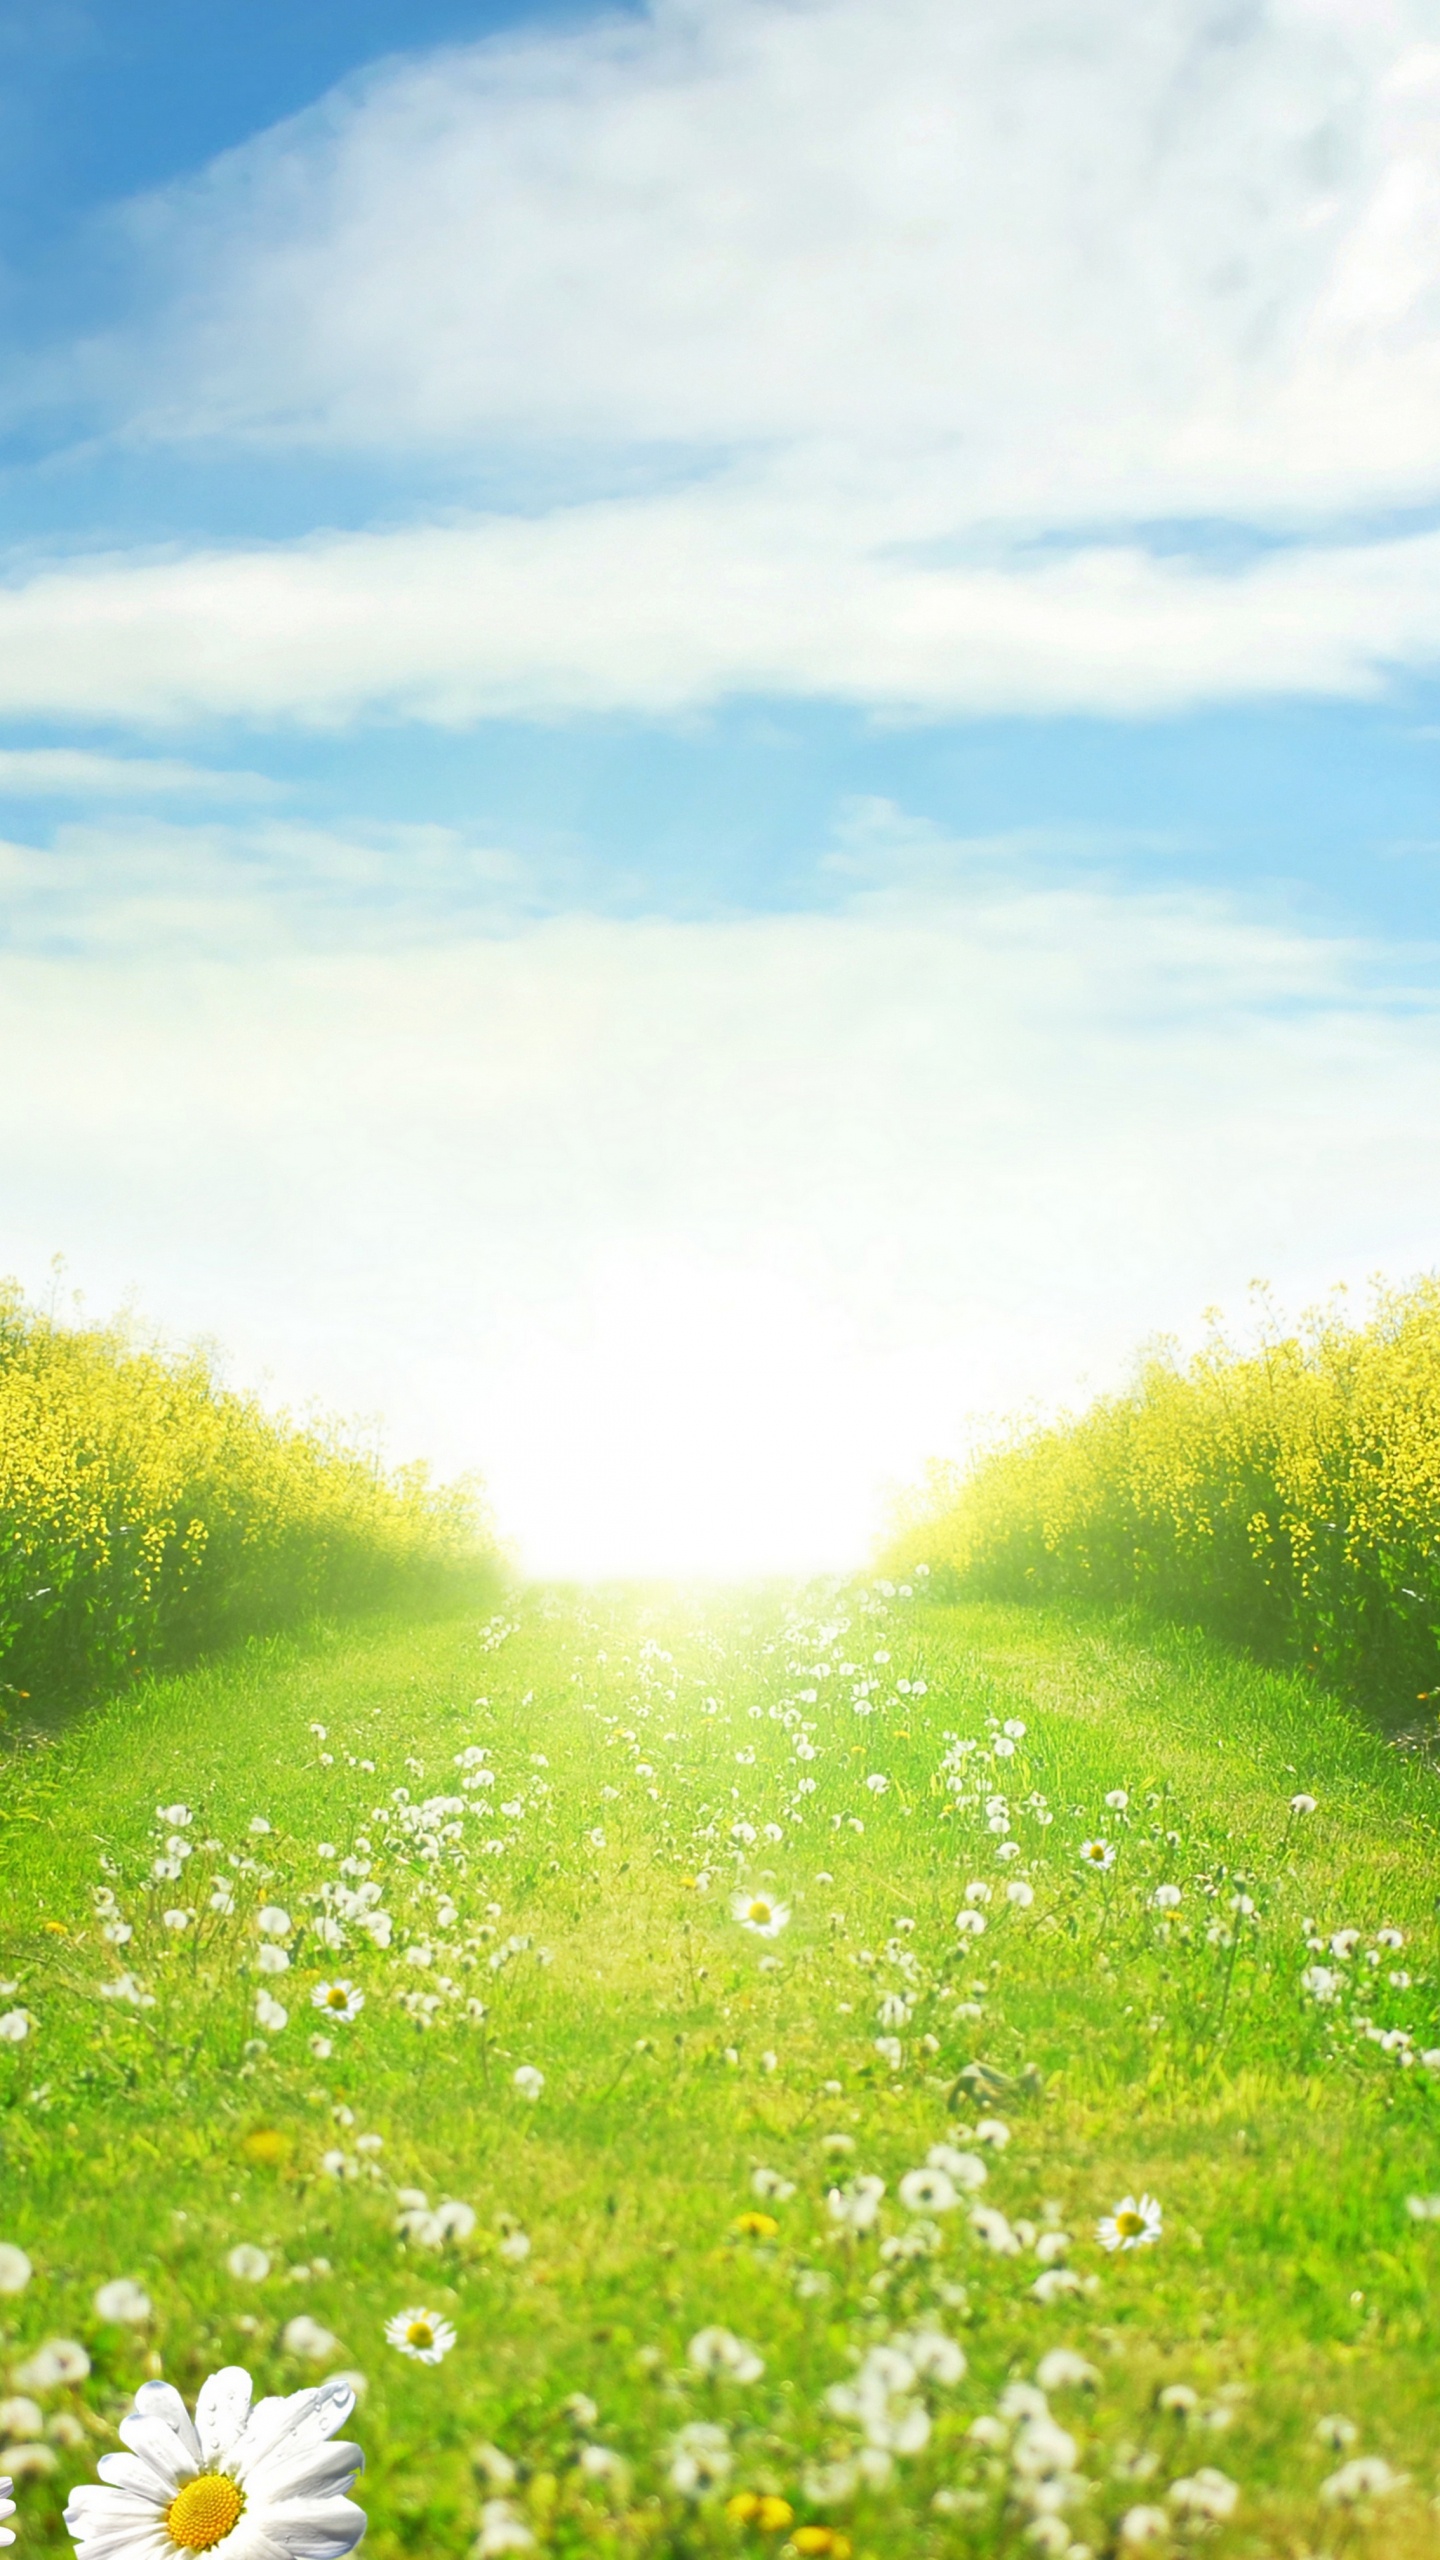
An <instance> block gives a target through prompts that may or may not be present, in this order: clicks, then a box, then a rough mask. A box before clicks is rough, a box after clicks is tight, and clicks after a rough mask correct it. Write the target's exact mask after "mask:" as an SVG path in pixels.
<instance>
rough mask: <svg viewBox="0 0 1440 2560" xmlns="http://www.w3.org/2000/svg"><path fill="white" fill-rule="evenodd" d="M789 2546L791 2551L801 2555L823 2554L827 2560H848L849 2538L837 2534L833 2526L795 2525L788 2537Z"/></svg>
mask: <svg viewBox="0 0 1440 2560" xmlns="http://www.w3.org/2000/svg"><path fill="white" fill-rule="evenodd" d="M790 2544H791V2548H792V2550H795V2551H798V2552H801V2553H802V2554H809V2553H812V2552H814V2553H819V2552H825V2553H828V2555H829V2560H850V2540H849V2536H848V2535H847V2534H843V2533H837V2532H836V2530H835V2528H834V2526H833V2525H829V2524H802V2525H797V2526H796V2528H795V2531H794V2532H793V2533H792V2535H791V2536H790Z"/></svg>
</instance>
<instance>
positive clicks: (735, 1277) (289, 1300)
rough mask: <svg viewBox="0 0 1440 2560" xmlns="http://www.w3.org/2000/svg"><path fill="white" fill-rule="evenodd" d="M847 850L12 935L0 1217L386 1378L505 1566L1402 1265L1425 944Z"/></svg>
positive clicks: (193, 1312) (1421, 1097)
mask: <svg viewBox="0 0 1440 2560" xmlns="http://www.w3.org/2000/svg"><path fill="white" fill-rule="evenodd" d="M887 831H888V834H889V835H890V836H891V837H893V839H894V840H895V842H896V846H897V859H896V864H895V876H894V878H893V879H892V880H891V882H890V885H889V886H886V885H885V869H886V865H885V860H884V852H885V842H886V837H887ZM923 832H924V831H920V833H921V834H922V835H923ZM850 843H851V850H852V854H854V856H855V858H857V859H861V858H863V859H864V860H865V861H866V862H867V863H868V865H869V868H870V872H871V875H872V879H873V881H874V885H873V886H872V887H871V888H869V889H868V890H866V891H864V892H862V893H861V894H860V895H858V896H857V898H856V899H855V901H854V903H853V904H852V906H851V907H850V908H849V909H848V910H846V911H845V912H843V913H841V914H838V915H833V916H828V917H825V916H817V915H806V916H798V917H795V916H792V917H771V918H755V919H750V920H746V921H743V922H737V923H733V924H724V925H714V924H709V925H689V924H684V923H671V922H663V921H655V922H650V923H623V924H622V923H609V922H604V921H597V920H587V919H582V918H568V919H565V918H562V919H556V920H553V921H550V922H547V923H543V924H540V925H535V926H529V927H525V928H523V929H521V930H518V931H516V932H513V933H511V934H510V935H509V936H507V937H505V938H493V939H490V940H474V939H462V938H455V939H452V940H451V941H450V942H448V943H445V944H441V943H436V942H416V941H415V940H413V938H412V939H411V940H410V941H409V942H408V943H407V944H406V945H405V946H404V947H396V948H393V949H389V948H376V947H368V948H358V949H357V948H348V949H338V950H337V949H331V950H328V951H323V952H310V953H308V954H307V953H304V952H297V951H296V950H295V949H294V948H293V947H290V948H285V947H281V946H279V945H278V944H277V945H275V946H274V947H270V948H265V949H259V950H256V951H254V952H252V953H251V954H250V956H248V957H245V958H243V959H242V960H225V959H223V958H214V957H210V956H206V955H205V954H201V955H199V956H195V957H187V956H186V955H185V953H184V951H183V950H181V949H179V948H177V947H175V946H174V944H173V943H172V946H171V948H170V950H169V952H168V955H163V954H160V953H158V952H156V951H154V950H153V949H152V951H151V953H150V955H149V956H148V957H147V958H143V959H138V960H137V959H136V958H135V957H134V956H133V954H127V956H126V959H125V961H124V964H123V965H116V964H115V963H113V962H112V961H111V959H110V958H109V957H108V955H107V952H106V950H105V948H104V946H103V943H102V946H101V948H100V949H99V950H98V952H95V953H91V954H82V955H81V956H80V957H78V958H75V959H71V960H68V961H63V962H62V961H59V960H55V959H50V958H47V957H44V956H37V955H35V954H33V953H31V954H15V953H12V954H9V955H3V956H0V1076H3V1078H4V1081H5V1083H6V1086H7V1088H8V1089H10V1090H12V1091H13V1090H18V1089H20V1088H21V1087H22V1086H23V1088H24V1090H25V1091H26V1094H27V1107H26V1110H25V1112H24V1113H23V1114H16V1115H12V1117H11V1120H10V1122H9V1124H8V1127H7V1135H6V1146H5V1199H6V1217H5V1232H4V1259H5V1260H6V1261H10V1262H14V1263H15V1264H17V1265H18V1266H19V1267H21V1269H22V1271H23V1272H24V1274H25V1275H26V1276H27V1277H29V1278H30V1279H31V1280H32V1281H35V1280H38V1279H39V1277H40V1276H41V1275H42V1273H43V1270H44V1266H45V1263H46V1261H47V1259H48V1257H49V1255H50V1254H51V1253H52V1252H54V1251H56V1250H57V1249H59V1250H64V1251H65V1252H67V1253H68V1255H69V1256H70V1259H71V1263H72V1267H73V1270H74V1272H75V1275H76V1277H77V1279H79V1280H80V1281H82V1282H83V1283H84V1285H85V1286H86V1287H87V1289H88V1290H89V1292H90V1294H91V1296H92V1297H93V1298H96V1299H98V1300H99V1301H101V1302H102V1303H105V1302H110V1301H112V1300H113V1299H115V1298H116V1297H118V1296H119V1295H120V1294H121V1293H122V1292H123V1291H124V1290H125V1289H126V1288H127V1287H130V1286H132V1285H133V1286H134V1287H135V1288H136V1289H137V1291H138V1293H139V1295H140V1298H141V1300H142V1303H143V1304H144V1305H145V1307H146V1308H147V1310H149V1311H150V1312H152V1313H153V1314H155V1315H156V1316H157V1317H159V1318H161V1319H162V1320H163V1321H165V1322H166V1323H168V1324H171V1325H174V1326H178V1327H181V1328H193V1329H195V1330H201V1331H204V1332H206V1333H211V1334H216V1335H218V1336H219V1337H220V1338H221V1339H222V1340H224V1341H226V1342H228V1343H229V1344H230V1345H231V1346H232V1348H233V1351H234V1353H235V1356H236V1361H237V1365H238V1368H239V1370H240V1372H241V1374H243V1375H246V1376H250V1377H254V1376H257V1375H259V1374H260V1373H261V1372H262V1371H263V1370H268V1371H269V1372H271V1373H272V1375H273V1378H274V1380H275V1382H276V1385H277V1387H278V1388H279V1389H280V1390H282V1391H283V1392H285V1393H287V1394H289V1395H290V1396H291V1397H294V1398H304V1397H307V1396H309V1395H311V1394H318V1395H320V1396H322V1397H323V1398H324V1399H326V1400H327V1401H329V1402H330V1403H332V1404H336V1405H339V1406H340V1407H342V1408H344V1409H349V1410H356V1409H360V1410H364V1411H370V1410H372V1409H374V1408H376V1407H379V1408H381V1409H383V1411H384V1412H385V1414H386V1415H387V1416H388V1419H389V1422H390V1425H391V1429H392V1438H393V1441H394V1443H395V1444H396V1445H397V1446H398V1447H399V1448H401V1449H402V1450H405V1451H410V1450H419V1451H428V1452H429V1453H430V1454H431V1455H432V1456H434V1457H436V1458H438V1459H439V1460H440V1461H441V1462H442V1463H443V1464H445V1465H447V1466H450V1467H454V1466H459V1465H465V1464H477V1465H479V1466H480V1467H481V1468H482V1469H484V1470H485V1471H486V1472H487V1473H488V1475H489V1476H490V1478H491V1481H492V1485H493V1489H494V1493H495V1496H496V1499H497V1502H498V1505H499V1508H500V1511H501V1514H502V1518H503V1520H504V1522H505V1523H506V1525H507V1526H508V1527H509V1529H510V1530H511V1532H512V1534H514V1535H516V1536H518V1537H519V1539H520V1540H521V1542H522V1545H523V1547H524V1549H525V1551H526V1553H527V1556H528V1558H529V1560H530V1561H531V1562H532V1563H534V1564H535V1565H537V1566H540V1567H548V1568H553V1569H564V1568H570V1569H588V1570H606V1569H618V1568H621V1567H628V1568H630V1569H644V1568H647V1567H649V1568H654V1569H665V1568H679V1569H685V1568H690V1569H712V1570H721V1569H725V1568H731V1569H740V1568H743V1567H755V1566H757V1565H771V1566H777V1567H778V1566H783V1565H787V1564H804V1563H807V1562H819V1561H824V1560H837V1559H838V1560H843V1559H844V1558H845V1557H847V1556H849V1555H854V1554H855V1553H856V1552H857V1551H859V1550H860V1549H861V1548H862V1547H863V1545H864V1543H865V1540H866V1537H867V1535H868V1533H869V1531H870V1528H871V1526H872V1524H873V1522H874V1519H875V1517H876V1513H877V1507H878V1502H879V1498H880V1491H881V1488H882V1486H883V1483H884V1481H885V1480H886V1479H887V1478H894V1477H897V1476H904V1475H907V1474H909V1473H911V1472H913V1470H914V1469H915V1468H916V1467H917V1465H918V1464H919V1462H920V1461H921V1459H922V1458H923V1457H924V1456H925V1455H926V1454H927V1453H928V1452H930V1451H933V1450H936V1449H940V1450H944V1449H952V1450H953V1449H955V1448H956V1447H958V1446H960V1445H961V1444H963V1442H964V1440H965V1438H966V1436H967V1432H968V1430H969V1428H970V1419H971V1417H972V1416H973V1415H975V1414H976V1413H977V1412H983V1411H985V1410H987V1409H993V1408H994V1407H996V1406H1002V1407H1003V1406H1010V1405H1013V1404H1015V1403H1017V1402H1020V1401H1023V1400H1025V1399H1028V1398H1029V1397H1030V1396H1032V1395H1036V1394H1038V1395H1041V1396H1047V1395H1051V1394H1056V1393H1062V1394H1063V1393H1065V1392H1067V1391H1070V1390H1071V1389H1072V1388H1073V1387H1074V1386H1075V1384H1076V1382H1077V1380H1079V1379H1081V1378H1082V1377H1083V1376H1084V1375H1085V1374H1086V1373H1088V1374H1089V1376H1090V1377H1091V1378H1092V1380H1095V1381H1097V1382H1098V1381H1099V1380H1101V1379H1103V1378H1105V1377H1108V1376H1109V1375H1112V1374H1114V1373H1115V1372H1116V1371H1117V1369H1118V1367H1119V1366H1120V1364H1122V1363H1123V1361H1124V1359H1125V1358H1126V1355H1127V1354H1128V1352H1129V1350H1130V1349H1131V1347H1132V1346H1133V1345H1134V1343H1135V1342H1136V1341H1137V1340H1138V1339H1139V1338H1141V1337H1142V1336H1144V1335H1146V1334H1148V1333H1150V1332H1151V1331H1153V1330H1155V1329H1156V1328H1159V1327H1170V1326H1175V1325H1181V1326H1183V1325H1184V1324H1185V1323H1186V1322H1187V1321H1188V1320H1190V1319H1191V1318H1193V1317H1194V1316H1195V1315H1196V1314H1197V1313H1198V1310H1199V1309H1200V1308H1201V1307H1203V1306H1204V1305H1205V1304H1207V1303H1209V1302H1211V1301H1212V1300H1215V1299H1228V1300H1229V1301H1230V1302H1231V1303H1232V1304H1233V1303H1235V1302H1236V1301H1238V1300H1239V1298H1240V1297H1241V1295H1242V1293H1243V1290H1244V1287H1245V1284H1246V1282H1247V1281H1248V1279H1249V1278H1250V1276H1251V1275H1252V1273H1254V1272H1256V1271H1261V1272H1265V1273H1268V1275H1269V1276H1271V1277H1272V1278H1273V1279H1274V1280H1275V1281H1276V1282H1277V1284H1278V1285H1279V1286H1280V1288H1281V1289H1282V1290H1283V1291H1285V1292H1286V1293H1289V1294H1291V1295H1293V1294H1295V1293H1303V1292H1306V1291H1311V1290H1316V1289H1318V1288H1320V1287H1322V1286H1323V1285H1325V1284H1326V1283H1327V1282H1328V1281H1329V1280H1330V1279H1332V1278H1333V1277H1335V1276H1337V1275H1343V1276H1353V1277H1356V1278H1360V1277H1363V1275H1364V1274H1365V1273H1366V1272H1367V1271H1368V1270H1370V1269H1371V1268H1372V1267H1376V1266H1385V1267H1388V1268H1389V1269H1390V1270H1391V1271H1392V1272H1394V1273H1396V1274H1401V1273H1404V1272H1407V1271H1409V1270H1412V1269H1414V1268H1416V1267H1418V1266H1421V1265H1424V1264H1427V1263H1430V1262H1432V1261H1433V1260H1434V1259H1435V1258H1436V1254H1437V1248H1440V1233H1437V1228H1436V1222H1435V1216H1434V1210H1433V1203H1434V1201H1435V1199H1436V1197H1437V1196H1440V1193H1437V1175H1440V1136H1437V1133H1436V1128H1435V1115H1434V1111H1433V1104H1432V1097H1433V1093H1434V1090H1435V1082H1436V1073H1437V1066H1440V1019H1437V1010H1436V1004H1435V1000H1434V992H1433V989H1431V988H1429V987H1428V986H1427V985H1426V984H1425V983H1424V982H1423V979H1424V970H1423V968H1422V960H1423V955H1420V956H1415V955H1412V956H1411V958H1410V959H1408V960H1406V961H1405V962H1403V964H1402V962H1401V961H1400V959H1399V958H1398V957H1397V955H1393V954H1388V953H1384V952H1380V953H1376V952H1366V951H1365V950H1363V949H1360V948H1358V947H1352V946H1347V945H1345V944H1342V943H1327V942H1324V941H1320V940H1317V939H1315V938H1313V937H1310V936H1307V935H1305V934H1303V933H1301V932H1299V931H1293V932H1287V931H1284V930H1282V929H1281V928H1279V927H1277V926H1276V925H1275V924H1273V923H1265V922H1260V921H1256V920H1255V919H1254V918H1253V917H1250V916H1248V915H1247V914H1246V913H1245V912H1244V911H1242V910H1240V909H1237V908H1235V907H1233V906H1228V905H1225V904H1223V903H1220V902H1215V901H1209V900H1206V899H1203V898H1200V897H1198V896H1194V895H1176V896H1170V897H1160V896H1154V895H1146V896H1140V895H1136V896H1121V895H1116V894H1110V893H1100V892H1092V891H1084V890H1056V889H1045V888H1042V887H1039V886H1034V885H1027V883H1026V875H1025V872H1024V868H1023V864H1022V866H1021V869H1020V872H1019V875H1018V876H1017V877H1014V878H1009V879H1007V878H1005V877H1004V876H1003V875H1002V873H1001V871H1000V869H999V867H998V866H996V865H994V864H990V865H988V866H987V865H985V864H982V865H981V866H980V869H979V871H978V873H977V872H973V871H972V867H971V863H970V859H969V855H968V851H967V849H965V848H957V849H956V860H955V866H954V872H953V880H952V884H951V885H950V886H949V887H948V888H947V887H944V886H940V885H936V883H938V882H939V881H940V880H941V877H942V873H943V864H942V860H941V857H942V853H943V846H942V845H941V843H940V842H939V840H938V839H936V838H934V837H933V836H931V837H929V838H928V840H927V842H925V843H924V844H921V843H920V836H919V835H917V830H916V829H915V827H914V826H913V825H910V826H907V825H905V824H904V823H902V822H899V821H894V820H892V819H890V818H888V817H887V815H886V813H885V812H884V811H883V810H875V809H871V810H869V811H868V812H862V813H860V814H859V816H858V817H857V819H856V820H855V822H854V823H853V825H852V827H851V830H850ZM917 846H918V847H919V850H920V851H922V852H923V853H924V854H925V856H926V859H927V861H928V863H929V866H930V870H931V877H932V885H931V886H930V887H929V888H927V889H926V890H925V891H924V892H923V893H917V892H916V890H915V889H914V888H913V887H912V886H908V885H907V882H908V881H910V880H913V877H914V875H915V861H916V854H917ZM1402 965H1403V966H1404V967H1406V968H1413V969H1414V971H1415V972H1416V976H1417V983H1415V984H1407V985H1405V986H1403V987H1398V991H1397V993H1396V995H1395V997H1394V1000H1393V1001H1392V1000H1391V998H1390V997H1389V996H1388V995H1387V994H1386V992H1385V987H1386V983H1387V972H1388V973H1389V974H1390V975H1391V976H1393V975H1394V974H1395V973H1396V972H1397V970H1399V969H1400V968H1401V967H1402ZM1425 966H1427V967H1428V963H1426V964H1425ZM37 1057H43V1058H44V1059H45V1060H46V1071H45V1074H44V1076H43V1077H37V1076H36V1075H35V1073H34V1061H35V1060H36V1058H37Z"/></svg>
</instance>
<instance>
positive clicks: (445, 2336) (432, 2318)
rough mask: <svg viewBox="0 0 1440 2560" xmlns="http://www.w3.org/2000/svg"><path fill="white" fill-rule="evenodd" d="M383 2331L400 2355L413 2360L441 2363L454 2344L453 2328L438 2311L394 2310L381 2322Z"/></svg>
mask: <svg viewBox="0 0 1440 2560" xmlns="http://www.w3.org/2000/svg"><path fill="white" fill-rule="evenodd" d="M385 2335H386V2338H387V2340H388V2341H389V2343H390V2345H391V2346H392V2347H398V2348H399V2350H400V2353H401V2354H402V2356H410V2357H412V2358H413V2360H414V2362H415V2363H416V2364H441V2363H443V2361H444V2359H445V2357H446V2356H448V2354H449V2353H450V2350H451V2348H452V2347H453V2346H454V2344H455V2331H454V2329H453V2328H452V2326H451V2324H450V2322H449V2321H448V2320H446V2319H443V2318H442V2317H441V2315H440V2313H439V2312H438V2311H426V2310H424V2309H421V2308H416V2309H414V2310H411V2311H397V2312H396V2314H395V2317H394V2319H393V2320H387V2321H386V2323H385Z"/></svg>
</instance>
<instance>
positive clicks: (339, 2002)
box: [325, 1990, 350, 2009]
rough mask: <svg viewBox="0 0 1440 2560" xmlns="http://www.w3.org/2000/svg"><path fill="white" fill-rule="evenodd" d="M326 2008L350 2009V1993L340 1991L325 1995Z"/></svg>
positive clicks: (328, 1992) (329, 1992)
mask: <svg viewBox="0 0 1440 2560" xmlns="http://www.w3.org/2000/svg"><path fill="white" fill-rule="evenodd" d="M325 2006H326V2008H327V2009H348V2008H349V2006H350V1994H349V1992H348V1991H338V1990H337V1991H327V1992H326V1994H325Z"/></svg>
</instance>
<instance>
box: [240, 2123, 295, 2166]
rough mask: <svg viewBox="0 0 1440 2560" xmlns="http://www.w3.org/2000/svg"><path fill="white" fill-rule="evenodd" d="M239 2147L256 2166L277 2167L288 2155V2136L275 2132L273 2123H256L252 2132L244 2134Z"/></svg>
mask: <svg viewBox="0 0 1440 2560" xmlns="http://www.w3.org/2000/svg"><path fill="white" fill-rule="evenodd" d="M240 2148H241V2150H242V2151H243V2152H244V2154H245V2157H246V2159H247V2160H253V2161H254V2162H255V2163H256V2165H257V2167H259V2168H262V2169H278V2168H280V2167H281V2166H282V2164H283V2163H284V2162H285V2161H286V2160H288V2159H289V2157H290V2136H289V2134H288V2133H277V2132H276V2130H275V2128H274V2126H273V2125H268V2124H262V2125H257V2126H256V2128H255V2130H254V2132H253V2133H247V2134H246V2136H245V2138H244V2140H243V2142H242V2143H241V2145H240Z"/></svg>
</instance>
